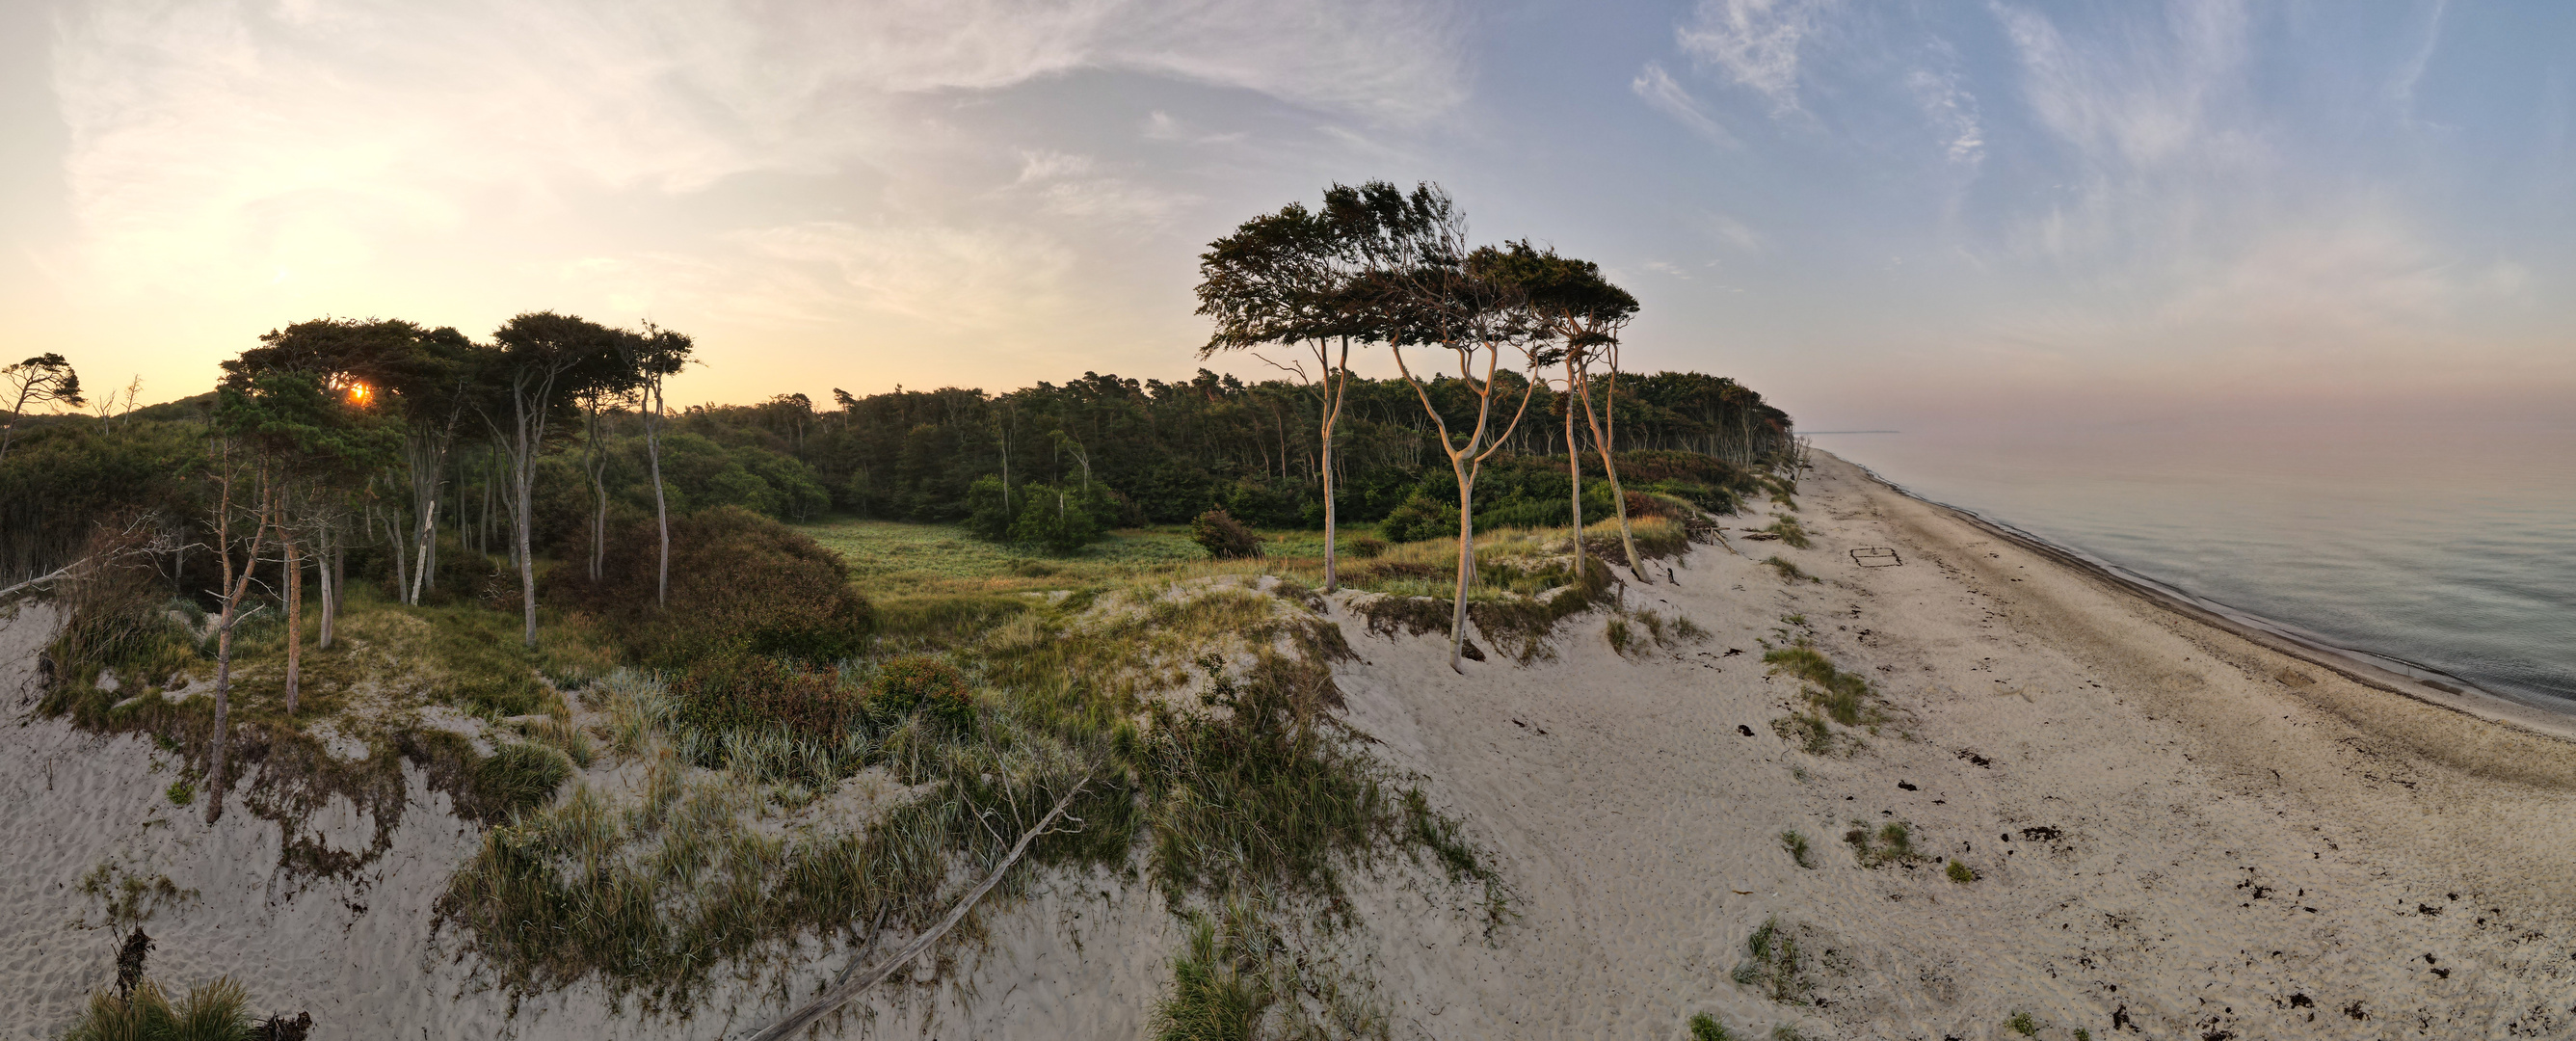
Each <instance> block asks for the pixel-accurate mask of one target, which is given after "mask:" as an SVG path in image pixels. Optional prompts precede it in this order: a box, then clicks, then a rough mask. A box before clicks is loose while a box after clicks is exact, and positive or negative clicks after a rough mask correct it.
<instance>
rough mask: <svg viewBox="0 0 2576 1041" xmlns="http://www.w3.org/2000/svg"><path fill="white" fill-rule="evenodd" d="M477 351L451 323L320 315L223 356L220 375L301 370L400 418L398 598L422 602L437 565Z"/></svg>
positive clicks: (391, 519) (390, 525)
mask: <svg viewBox="0 0 2576 1041" xmlns="http://www.w3.org/2000/svg"><path fill="white" fill-rule="evenodd" d="M484 353H488V349H487V348H482V347H478V346H476V345H475V344H474V343H473V342H472V341H470V340H468V339H466V338H465V334H463V333H460V332H457V331H456V330H455V329H453V328H448V327H441V328H437V329H425V328H422V327H421V326H419V325H416V324H414V323H411V322H406V321H400V320H395V319H373V318H370V319H346V318H321V319H315V320H312V321H304V322H297V323H295V324H293V325H289V326H287V327H286V328H284V329H281V330H275V331H272V332H269V333H268V334H266V335H264V336H261V337H260V346H258V347H255V348H252V349H251V350H248V351H244V352H242V355H241V357H240V358H237V359H235V360H233V361H229V362H226V363H224V371H225V372H227V373H254V372H267V371H281V372H301V373H307V374H310V375H313V376H316V377H318V378H320V379H321V380H322V381H323V382H324V384H325V385H326V386H327V387H328V388H329V389H331V390H332V391H334V392H335V393H338V394H340V395H342V396H344V397H346V398H348V399H349V400H350V401H351V402H353V403H355V404H358V405H360V406H363V407H365V408H368V409H371V410H375V411H376V412H377V413H378V414H380V415H390V416H394V417H398V418H399V420H400V422H401V424H402V453H401V457H402V470H403V473H402V475H401V478H400V479H401V480H402V481H403V482H404V483H406V484H408V485H409V487H410V492H411V511H410V512H411V524H410V525H409V528H410V530H409V532H408V534H406V532H405V531H404V529H403V527H401V526H397V525H396V524H395V521H396V520H397V519H398V517H397V516H388V517H387V518H386V524H387V533H388V534H389V535H390V536H391V538H392V541H393V565H394V588H395V594H396V597H397V599H400V600H401V601H402V602H403V603H406V604H417V603H419V602H420V597H421V593H422V591H423V590H424V589H425V588H426V587H427V585H428V582H429V577H428V576H429V575H431V574H433V573H435V571H436V569H437V565H438V549H437V545H438V539H437V532H438V514H439V509H440V505H441V501H442V500H441V496H440V492H441V490H442V489H444V488H445V487H446V483H447V481H446V474H447V460H448V457H449V455H450V453H451V451H452V450H453V448H454V446H455V443H456V438H457V435H458V433H459V427H460V425H461V423H462V421H463V419H464V416H465V414H466V412H467V411H468V406H469V404H470V402H471V397H472V395H473V393H474V391H475V387H474V380H475V377H476V366H477V365H478V364H479V363H480V361H481V360H482V359H481V357H480V356H481V355H482V354H484ZM369 523H370V524H372V523H373V521H370V522H369ZM335 577H336V576H335Z"/></svg>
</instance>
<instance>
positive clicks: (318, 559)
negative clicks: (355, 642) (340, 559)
mask: <svg viewBox="0 0 2576 1041" xmlns="http://www.w3.org/2000/svg"><path fill="white" fill-rule="evenodd" d="M314 536H315V538H317V539H318V540H319V544H318V545H316V546H314V547H313V578H314V580H315V581H317V582H319V583H321V585H322V638H321V639H319V640H315V641H314V642H313V649H314V650H317V651H327V650H330V649H331V623H332V622H334V621H336V620H337V616H338V613H339V612H338V611H336V610H335V608H336V607H337V606H338V603H339V596H338V592H339V587H338V586H337V585H334V584H333V582H332V574H331V549H332V547H331V526H330V525H328V524H324V525H322V526H320V527H317V528H315V529H314Z"/></svg>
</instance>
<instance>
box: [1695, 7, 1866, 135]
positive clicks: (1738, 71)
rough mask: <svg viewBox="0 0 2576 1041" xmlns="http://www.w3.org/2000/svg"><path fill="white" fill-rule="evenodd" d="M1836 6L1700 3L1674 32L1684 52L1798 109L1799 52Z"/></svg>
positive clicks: (1781, 109)
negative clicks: (1828, 12) (1825, 13)
mask: <svg viewBox="0 0 2576 1041" xmlns="http://www.w3.org/2000/svg"><path fill="white" fill-rule="evenodd" d="M1831 5H1832V0H1700V3H1699V6H1698V7H1697V8H1695V9H1693V11H1692V16H1691V19H1690V21H1688V22H1685V23H1683V24H1682V25H1681V26H1680V28H1679V29H1678V30H1676V33H1675V35H1676V37H1677V38H1678V39H1679V41H1680V43H1681V47H1682V50H1683V52H1685V53H1687V54H1689V55H1690V56H1691V57H1692V58H1694V59H1697V60H1698V61H1699V62H1701V63H1702V64H1705V65H1710V66H1714V67H1716V68H1717V69H1718V70H1720V71H1722V72H1724V73H1725V74H1726V76H1727V78H1729V79H1731V80H1733V81H1735V83H1737V84H1738V85H1741V86H1744V87H1748V88H1751V89H1752V90H1754V91H1757V92H1759V93H1761V94H1762V95H1763V96H1764V97H1767V98H1769V99H1770V100H1771V106H1772V109H1773V111H1774V112H1778V113H1788V112H1794V111H1797V109H1798V49H1799V46H1800V45H1801V44H1802V43H1804V42H1805V41H1806V40H1807V38H1808V37H1810V36H1812V35H1814V34H1815V32H1816V30H1817V27H1818V25H1819V24H1820V22H1821V19H1822V16H1823V13H1824V11H1825V9H1826V8H1828V7H1830V6H1831Z"/></svg>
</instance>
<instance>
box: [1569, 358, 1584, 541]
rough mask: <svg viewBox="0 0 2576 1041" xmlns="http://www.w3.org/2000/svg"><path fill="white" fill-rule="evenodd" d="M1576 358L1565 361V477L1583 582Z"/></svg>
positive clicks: (1580, 457) (1581, 485)
mask: <svg viewBox="0 0 2576 1041" xmlns="http://www.w3.org/2000/svg"><path fill="white" fill-rule="evenodd" d="M1575 384H1576V381H1575V378H1574V356H1573V355H1572V353H1570V352H1569V353H1568V354H1567V355H1566V359H1565V393H1566V396H1567V399H1568V400H1567V401H1566V402H1565V476H1566V479H1567V480H1570V481H1572V482H1573V484H1574V580H1575V581H1576V582H1581V581H1583V456H1582V455H1581V454H1580V453H1578V452H1576V451H1575V450H1574V402H1573V400H1572V397H1573V394H1574V388H1575Z"/></svg>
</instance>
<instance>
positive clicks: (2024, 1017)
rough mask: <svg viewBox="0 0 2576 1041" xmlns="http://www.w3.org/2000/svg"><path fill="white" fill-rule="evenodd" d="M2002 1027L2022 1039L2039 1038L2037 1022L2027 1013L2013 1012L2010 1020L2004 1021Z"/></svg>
mask: <svg viewBox="0 0 2576 1041" xmlns="http://www.w3.org/2000/svg"><path fill="white" fill-rule="evenodd" d="M2004 1026H2006V1027H2009V1028H2011V1029H2012V1032H2013V1033H2016V1034H2020V1035H2021V1036H2023V1037H2037V1036H2039V1020H2037V1019H2033V1018H2031V1014H2030V1013H2029V1012H2027V1011H2016V1012H2014V1013H2013V1014H2012V1018H2011V1019H2007V1020H2005V1021H2004Z"/></svg>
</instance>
